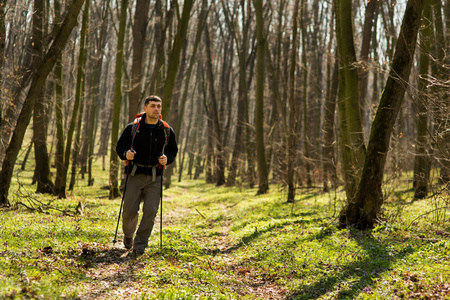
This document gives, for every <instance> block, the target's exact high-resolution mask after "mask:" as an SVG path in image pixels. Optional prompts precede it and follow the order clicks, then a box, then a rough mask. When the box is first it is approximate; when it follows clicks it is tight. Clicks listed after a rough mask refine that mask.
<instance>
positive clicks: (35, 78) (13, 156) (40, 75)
mask: <svg viewBox="0 0 450 300" xmlns="http://www.w3.org/2000/svg"><path fill="white" fill-rule="evenodd" d="M83 3H84V0H73V2H72V4H71V5H70V8H69V10H68V12H67V15H66V17H65V20H64V22H63V24H62V26H61V30H60V31H59V32H58V33H57V35H56V37H55V39H54V41H53V43H52V45H51V47H50V49H49V50H48V51H47V53H46V55H45V56H44V57H43V60H42V63H41V64H40V66H39V68H38V70H37V71H36V72H33V75H32V82H31V86H30V89H29V90H28V94H27V97H26V99H25V101H24V105H23V108H22V110H21V112H20V115H19V119H18V122H17V126H16V128H15V130H14V133H13V136H12V137H11V141H10V143H9V146H8V148H7V149H6V155H5V159H4V161H3V164H2V170H1V172H0V204H2V205H9V201H8V192H9V187H10V184H11V179H12V174H13V170H14V164H15V162H16V160H17V155H18V153H19V151H20V149H21V146H22V142H23V138H24V136H25V131H26V129H27V127H28V124H29V123H30V120H31V115H32V110H33V108H34V103H35V101H36V99H37V97H38V92H39V91H40V89H41V88H42V87H43V85H44V84H45V80H46V78H47V76H48V74H49V73H50V71H51V70H52V69H53V67H54V65H55V62H56V60H57V56H58V55H59V53H61V51H62V49H63V47H64V45H65V44H66V42H67V39H68V38H69V36H70V33H71V32H72V29H73V27H75V25H76V22H77V17H78V14H79V12H80V10H81V6H82V5H83Z"/></svg>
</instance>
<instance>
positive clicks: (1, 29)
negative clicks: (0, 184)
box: [0, 0, 6, 163]
mask: <svg viewBox="0 0 450 300" xmlns="http://www.w3.org/2000/svg"><path fill="white" fill-rule="evenodd" d="M5 5H6V0H0V94H1V93H2V91H3V81H4V79H3V65H4V57H5V48H6V25H5ZM3 109H4V107H3V102H2V103H1V104H0V125H1V124H2V121H3ZM0 143H1V140H0ZM0 163H1V160H0Z"/></svg>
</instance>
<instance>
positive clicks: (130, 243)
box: [123, 237, 133, 250]
mask: <svg viewBox="0 0 450 300" xmlns="http://www.w3.org/2000/svg"><path fill="white" fill-rule="evenodd" d="M123 245H124V246H125V249H128V250H130V249H131V248H132V247H133V238H127V237H124V239H123Z"/></svg>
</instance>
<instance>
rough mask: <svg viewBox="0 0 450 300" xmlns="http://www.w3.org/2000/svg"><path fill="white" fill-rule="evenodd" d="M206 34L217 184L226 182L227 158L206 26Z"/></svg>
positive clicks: (207, 69) (210, 114)
mask: <svg viewBox="0 0 450 300" xmlns="http://www.w3.org/2000/svg"><path fill="white" fill-rule="evenodd" d="M204 34H205V48H206V72H207V76H208V81H209V85H208V86H209V94H210V98H211V99H210V107H209V110H210V113H209V116H210V118H212V119H211V122H212V125H213V126H212V127H213V128H214V141H215V143H216V150H217V155H216V160H217V161H216V168H215V172H214V173H215V182H216V185H217V186H220V185H223V184H225V160H224V157H223V155H224V151H223V145H222V127H221V124H220V122H219V109H218V104H217V97H216V91H215V88H214V72H213V64H212V54H211V40H210V36H209V30H208V27H205V28H204Z"/></svg>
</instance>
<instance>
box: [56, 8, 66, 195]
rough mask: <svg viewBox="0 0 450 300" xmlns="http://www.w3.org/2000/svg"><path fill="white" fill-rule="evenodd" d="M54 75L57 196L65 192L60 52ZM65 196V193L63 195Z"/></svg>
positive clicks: (58, 23) (58, 18)
mask: <svg viewBox="0 0 450 300" xmlns="http://www.w3.org/2000/svg"><path fill="white" fill-rule="evenodd" d="M54 8H55V14H54V15H55V26H54V32H55V33H58V32H59V30H60V29H61V5H60V3H59V1H55V5H54ZM54 76H55V93H56V94H55V118H56V121H55V122H56V154H55V164H56V177H55V186H54V189H53V193H54V195H56V196H58V195H61V194H62V193H65V183H64V184H63V180H65V177H64V175H63V174H64V172H67V169H66V171H65V170H64V111H63V109H64V104H63V82H64V77H63V67H62V54H61V53H59V54H58V57H57V59H56V63H55V69H54ZM64 196H65V195H64Z"/></svg>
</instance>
